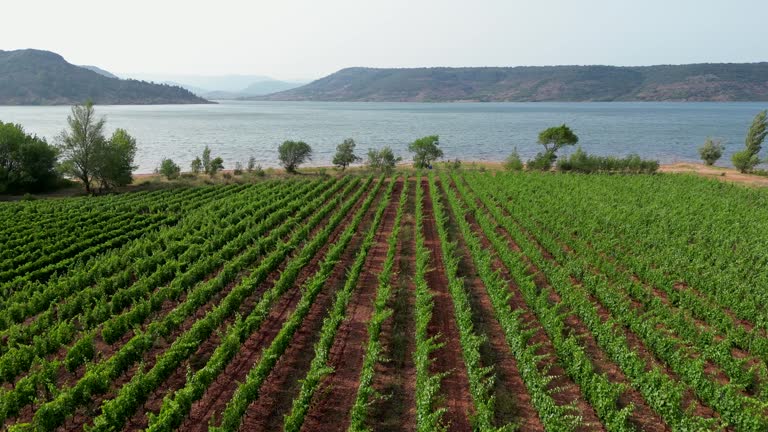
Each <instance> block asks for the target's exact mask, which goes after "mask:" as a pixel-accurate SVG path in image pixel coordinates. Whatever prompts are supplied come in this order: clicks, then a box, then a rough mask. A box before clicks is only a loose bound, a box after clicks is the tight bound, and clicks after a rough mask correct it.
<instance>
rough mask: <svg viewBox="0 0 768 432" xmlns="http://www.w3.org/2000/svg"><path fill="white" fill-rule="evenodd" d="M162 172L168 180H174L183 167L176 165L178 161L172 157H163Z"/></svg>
mask: <svg viewBox="0 0 768 432" xmlns="http://www.w3.org/2000/svg"><path fill="white" fill-rule="evenodd" d="M160 174H162V175H164V176H165V177H166V178H167V179H168V180H173V179H175V178H178V177H179V174H181V167H179V166H178V165H176V162H174V161H173V160H172V159H163V161H162V162H160Z"/></svg>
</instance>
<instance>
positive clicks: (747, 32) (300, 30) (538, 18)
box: [0, 0, 768, 79]
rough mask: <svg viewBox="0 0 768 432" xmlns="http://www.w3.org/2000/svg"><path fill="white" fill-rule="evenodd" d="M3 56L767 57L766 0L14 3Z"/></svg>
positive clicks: (210, 60)
mask: <svg viewBox="0 0 768 432" xmlns="http://www.w3.org/2000/svg"><path fill="white" fill-rule="evenodd" d="M0 10H2V14H3V16H4V19H3V23H2V25H0V49H4V50H10V49H18V48H38V49H46V50H51V51H55V52H58V53H59V54H62V55H63V56H64V57H65V58H66V59H67V60H68V61H69V62H71V63H75V64H94V65H97V66H100V67H102V68H105V69H107V70H110V71H112V72H117V73H131V72H151V73H169V74H182V73H183V74H201V75H202V74H260V75H269V76H273V77H275V78H281V79H313V78H318V77H321V76H323V75H326V74H329V73H331V72H334V71H336V70H338V69H341V68H344V67H349V66H371V67H416V66H518V65H552V64H612V65H648V64H660V63H673V64H679V63H694V62H753V61H766V60H768V44H766V41H767V40H768V1H767V0H698V1H694V0H633V1H627V0H581V1H579V0H535V1H534V0H526V1H523V0H463V1H454V0H439V1H437V0H434V1H433V0H376V1H373V0H303V1H289V0H279V1H273V0H251V1H234V0H208V1H200V0H152V1H148V0H131V1H119V2H117V1H112V0H99V1H96V0H66V1H62V0H46V1H41V0H2V5H0Z"/></svg>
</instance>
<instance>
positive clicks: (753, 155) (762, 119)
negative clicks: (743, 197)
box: [731, 111, 768, 173]
mask: <svg viewBox="0 0 768 432" xmlns="http://www.w3.org/2000/svg"><path fill="white" fill-rule="evenodd" d="M766 114H768V113H767V112H766V111H760V112H759V113H757V115H756V116H755V118H754V120H752V124H751V125H750V126H749V130H748V131H747V138H746V140H745V147H744V150H741V151H737V152H736V153H734V154H733V156H731V161H732V162H733V166H735V167H736V168H737V169H738V170H739V171H741V172H743V173H745V172H749V171H752V170H753V169H755V167H756V166H757V165H758V164H759V163H760V158H759V156H758V154H759V153H760V150H761V149H762V146H763V141H765V137H766V136H768V119H766Z"/></svg>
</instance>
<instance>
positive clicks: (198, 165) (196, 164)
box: [189, 157, 203, 174]
mask: <svg viewBox="0 0 768 432" xmlns="http://www.w3.org/2000/svg"><path fill="white" fill-rule="evenodd" d="M189 169H191V170H192V174H200V171H201V170H202V169H203V162H202V161H201V160H200V158H199V157H196V158H195V159H193V160H192V163H190V164H189Z"/></svg>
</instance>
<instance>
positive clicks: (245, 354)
mask: <svg viewBox="0 0 768 432" xmlns="http://www.w3.org/2000/svg"><path fill="white" fill-rule="evenodd" d="M364 197H365V195H364V196H363V197H362V198H361V199H360V200H358V202H357V203H355V205H354V206H353V208H352V210H351V211H350V212H349V213H348V214H347V215H346V217H345V218H344V219H342V221H341V222H340V223H339V225H338V226H337V227H336V228H335V229H334V230H333V232H332V233H331V235H330V236H329V238H328V241H327V242H326V244H325V245H324V246H323V247H322V248H320V250H318V252H317V253H316V254H315V255H314V256H313V257H312V259H311V260H310V261H309V262H308V263H307V264H306V265H305V266H304V267H303V268H302V269H301V270H300V271H299V274H298V276H297V278H296V281H295V282H294V284H293V285H294V287H293V289H290V290H289V291H287V292H286V293H284V294H283V295H282V296H281V297H280V299H279V300H278V301H277V303H275V304H274V305H273V307H272V309H271V310H270V313H269V316H268V317H267V319H266V320H264V322H263V324H262V325H261V327H260V328H259V329H258V330H257V331H255V332H254V333H253V334H251V335H250V336H249V337H248V339H246V340H245V342H244V343H243V344H242V345H241V347H240V350H239V351H238V352H237V354H236V355H235V357H234V358H233V359H232V360H231V361H230V363H229V364H228V365H227V366H226V368H225V369H224V371H223V372H222V373H221V374H220V375H219V376H218V377H217V378H216V380H214V382H213V383H212V384H211V385H210V386H209V387H208V389H207V390H206V392H205V394H204V395H203V397H202V398H201V399H200V400H198V401H196V402H195V403H194V404H193V405H192V409H191V412H190V415H189V416H188V417H187V418H186V419H185V421H184V423H183V424H182V426H181V428H180V430H207V428H208V424H209V423H210V422H212V421H215V420H217V415H219V414H221V412H222V411H223V410H224V408H225V407H226V404H227V402H229V400H230V399H231V398H232V396H233V395H234V393H235V391H236V389H237V383H238V382H243V381H245V378H246V376H247V374H248V372H249V371H250V370H251V368H252V367H253V366H254V365H255V364H256V363H257V362H258V361H259V359H260V358H261V355H262V351H263V350H264V349H265V348H267V347H268V346H269V344H270V343H271V342H272V340H273V339H274V338H275V336H276V335H277V334H278V333H279V332H280V329H281V328H282V326H283V323H284V322H285V320H286V319H287V318H288V317H289V316H290V314H291V313H292V312H293V310H294V309H295V307H296V304H297V303H298V302H299V300H300V298H301V290H300V289H299V288H300V287H301V286H303V284H304V283H305V282H306V281H307V280H309V279H310V277H312V275H314V274H315V273H316V272H317V271H318V270H319V268H320V262H321V260H322V259H323V257H324V256H325V254H326V252H327V251H328V249H329V248H330V246H331V245H332V244H333V243H334V242H335V241H336V240H337V239H338V237H339V236H340V235H341V233H342V232H343V231H344V227H345V226H346V225H347V224H348V223H349V221H350V220H351V219H352V216H353V215H354V213H355V212H356V211H357V209H358V208H359V206H360V205H362V202H363V200H364ZM328 219H329V217H328V218H326V221H327V220H328ZM323 225H325V221H324V222H322V223H321V224H319V225H318V227H317V228H315V229H314V230H313V231H312V234H311V237H312V236H314V234H316V233H317V232H318V231H319V230H320V229H321V228H322V226H323ZM311 237H310V238H311ZM288 261H289V260H286V263H287V262H288ZM283 268H284V267H283ZM280 272H281V270H280V271H276V272H273V273H272V274H271V275H270V277H269V279H268V280H267V281H266V282H265V283H264V284H263V285H265V286H266V287H272V286H274V284H275V282H277V280H278V279H279V276H280ZM267 289H268V288H267ZM254 304H255V303H254ZM247 313H248V310H247V309H245V310H242V311H241V314H242V315H243V316H246V315H245V314H247ZM217 344H218V342H217V340H214V339H211V340H209V341H208V342H207V343H206V345H209V346H210V348H209V350H210V352H211V354H212V352H213V350H215V345H217Z"/></svg>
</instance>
